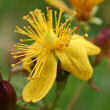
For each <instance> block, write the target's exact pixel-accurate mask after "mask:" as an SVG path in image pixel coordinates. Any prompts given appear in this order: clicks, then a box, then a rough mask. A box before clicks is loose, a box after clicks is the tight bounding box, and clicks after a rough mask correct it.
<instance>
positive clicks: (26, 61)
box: [12, 8, 100, 102]
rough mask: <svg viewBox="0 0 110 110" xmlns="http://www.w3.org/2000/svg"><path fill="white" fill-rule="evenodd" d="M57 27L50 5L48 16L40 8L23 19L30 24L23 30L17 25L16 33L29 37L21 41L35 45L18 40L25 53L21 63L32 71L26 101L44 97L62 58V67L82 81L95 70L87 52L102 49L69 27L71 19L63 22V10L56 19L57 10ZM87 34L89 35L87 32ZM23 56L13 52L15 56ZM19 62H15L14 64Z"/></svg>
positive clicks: (94, 52) (92, 52)
mask: <svg viewBox="0 0 110 110" xmlns="http://www.w3.org/2000/svg"><path fill="white" fill-rule="evenodd" d="M54 13H55V14H54V16H55V27H54V26H53V14H52V10H51V8H47V19H46V17H45V16H44V13H42V12H41V10H38V9H36V10H35V11H31V12H30V15H27V16H24V17H23V19H24V20H26V21H28V23H29V24H30V25H31V27H30V26H28V27H24V29H21V28H19V27H18V26H17V27H16V30H15V31H16V32H18V33H20V34H23V35H26V36H28V37H29V39H20V42H24V41H32V44H30V45H27V44H24V43H17V45H15V47H17V49H18V50H20V51H18V52H16V53H13V54H17V53H20V52H23V53H24V54H23V55H22V56H24V58H23V59H22V60H21V61H20V62H18V63H17V64H19V63H22V64H23V67H24V68H25V69H27V70H28V71H29V72H30V75H29V77H28V80H29V83H28V84H27V86H26V87H25V88H24V90H23V94H22V95H23V99H24V100H25V101H26V102H30V101H32V102H37V101H39V100H41V99H42V98H43V97H44V96H45V95H46V94H47V93H48V91H49V90H50V89H51V87H52V85H53V83H54V81H55V79H56V74H57V73H56V72H57V62H58V60H60V62H61V67H62V69H63V70H65V71H68V72H70V73H71V74H73V75H74V76H76V77H77V78H79V79H80V80H88V79H89V78H91V76H92V73H93V70H92V67H91V65H90V63H89V60H88V55H96V54H99V52H100V49H99V48H98V47H96V46H95V45H93V44H92V43H90V42H88V41H86V40H85V39H84V38H83V37H84V36H79V35H76V34H73V32H74V30H75V28H74V29H70V28H69V27H70V24H71V18H69V19H67V20H66V22H65V23H64V24H61V25H60V20H61V15H62V11H60V13H59V18H58V19H57V12H56V11H54ZM85 36H87V34H86V35H85ZM18 57H21V55H20V56H16V55H14V58H18ZM15 65H16V64H12V66H13V67H14V66H15Z"/></svg>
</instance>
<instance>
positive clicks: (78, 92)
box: [67, 82, 85, 110]
mask: <svg viewBox="0 0 110 110" xmlns="http://www.w3.org/2000/svg"><path fill="white" fill-rule="evenodd" d="M84 85H85V82H83V83H81V85H80V86H79V87H78V89H77V91H76V92H75V94H73V97H72V99H71V101H70V103H69V105H68V106H67V110H73V108H74V106H75V104H76V102H77V100H78V98H79V96H80V94H81V91H82V90H83V88H84Z"/></svg>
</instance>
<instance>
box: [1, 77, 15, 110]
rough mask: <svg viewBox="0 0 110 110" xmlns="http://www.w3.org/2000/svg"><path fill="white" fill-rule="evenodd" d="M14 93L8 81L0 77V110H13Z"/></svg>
mask: <svg viewBox="0 0 110 110" xmlns="http://www.w3.org/2000/svg"><path fill="white" fill-rule="evenodd" d="M15 103H16V92H15V90H14V88H13V87H12V85H11V84H10V83H9V82H8V81H4V80H2V78H1V75H0V110H15Z"/></svg>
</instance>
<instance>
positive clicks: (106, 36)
mask: <svg viewBox="0 0 110 110" xmlns="http://www.w3.org/2000/svg"><path fill="white" fill-rule="evenodd" d="M96 44H97V45H99V46H100V47H101V48H103V49H110V27H108V28H105V29H103V30H101V31H100V33H99V35H98V37H97V39H96Z"/></svg>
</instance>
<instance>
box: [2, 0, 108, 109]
mask: <svg viewBox="0 0 110 110" xmlns="http://www.w3.org/2000/svg"><path fill="white" fill-rule="evenodd" d="M46 6H48V4H46V3H45V1H44V0H0V71H1V72H2V76H3V78H4V79H5V80H6V79H7V78H8V75H9V73H10V70H11V67H10V64H11V62H10V60H9V59H10V55H9V52H8V51H9V50H11V49H12V48H13V47H12V45H13V44H14V43H15V42H16V40H17V39H18V36H20V35H18V34H16V33H15V32H14V29H15V26H16V25H21V26H22V25H23V23H24V21H23V20H22V16H24V15H26V14H28V12H29V11H31V10H34V9H36V8H39V9H42V11H44V12H46V11H45V9H46V8H45V7H46ZM97 16H98V17H100V18H101V19H102V20H103V24H102V25H101V26H96V25H91V31H90V33H88V34H89V36H90V37H95V36H97V35H98V33H99V31H100V30H101V29H103V28H104V27H106V26H108V24H110V0H105V2H104V3H102V4H101V5H100V8H99V11H98V13H97ZM73 24H74V23H73ZM93 80H94V84H95V85H97V86H98V87H99V88H100V90H99V91H97V92H96V91H93V90H92V89H91V88H90V87H89V86H88V84H86V85H85V87H84V89H83V91H82V93H81V95H80V97H79V99H78V101H77V103H76V104H75V106H74V109H73V110H110V69H109V68H108V65H107V59H106V58H104V57H103V59H102V61H101V64H100V65H99V66H97V67H96V68H95V69H94V75H93ZM11 83H12V85H13V86H14V88H15V89H16V91H17V95H18V96H20V95H21V91H22V89H23V87H24V85H26V83H27V81H26V78H25V77H23V75H22V74H17V75H14V76H13V78H12V81H11ZM80 83H81V81H79V80H78V79H76V78H75V77H73V76H70V77H69V80H68V83H67V86H66V88H65V90H64V92H63V93H62V95H61V97H60V100H59V102H58V104H57V108H60V109H59V110H66V107H67V105H68V104H69V102H70V100H71V98H72V96H73V94H74V93H75V91H76V90H77V88H78V86H79V85H80ZM54 89H55V87H53V88H52V90H51V91H50V92H49V93H48V95H47V96H46V98H48V100H49V101H50V102H51V101H53V99H54V96H55V93H54ZM39 103H42V102H39ZM20 105H22V102H21V101H19V102H18V103H17V107H18V108H19V106H20ZM25 110H37V104H32V103H31V104H29V105H28V106H27V107H26V109H25Z"/></svg>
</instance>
